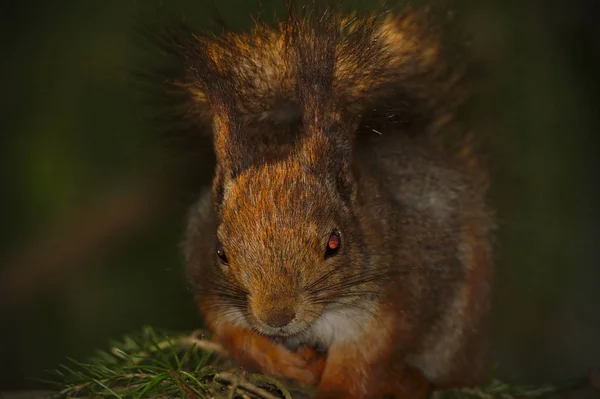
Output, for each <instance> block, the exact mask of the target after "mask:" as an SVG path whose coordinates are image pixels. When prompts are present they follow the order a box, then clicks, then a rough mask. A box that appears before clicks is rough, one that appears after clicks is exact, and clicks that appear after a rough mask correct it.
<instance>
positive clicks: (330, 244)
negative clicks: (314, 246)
mask: <svg viewBox="0 0 600 399" xmlns="http://www.w3.org/2000/svg"><path fill="white" fill-rule="evenodd" d="M341 244H342V238H341V237H340V233H339V232H338V231H337V230H334V231H333V232H332V233H331V235H330V236H329V239H328V240H327V248H326V250H325V259H327V258H329V257H330V256H333V255H335V254H337V253H338V251H339V250H340V245H341Z"/></svg>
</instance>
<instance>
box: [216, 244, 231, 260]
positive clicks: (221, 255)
mask: <svg viewBox="0 0 600 399" xmlns="http://www.w3.org/2000/svg"><path fill="white" fill-rule="evenodd" d="M217 256H218V257H219V261H221V263H222V264H224V265H228V264H229V261H228V260H227V255H225V249H224V248H223V245H222V244H221V243H220V242H217Z"/></svg>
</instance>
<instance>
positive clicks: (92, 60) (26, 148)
mask: <svg viewBox="0 0 600 399" xmlns="http://www.w3.org/2000/svg"><path fill="white" fill-rule="evenodd" d="M159 3H160V2H159V1H158V0H156V1H154V2H150V1H148V2H142V1H137V2H136V1H132V0H104V1H92V0H88V1H76V0H62V1H49V0H45V1H42V0H39V1H34V0H22V1H16V0H13V1H10V0H9V1H4V2H2V5H0V32H1V34H0V43H1V44H2V47H1V49H2V53H1V54H2V55H1V62H0V83H1V85H0V101H1V103H0V105H1V106H0V151H1V153H0V165H1V169H0V176H1V180H0V182H1V187H2V190H1V193H2V194H1V196H0V225H1V226H2V229H1V230H0V232H1V234H2V236H1V239H0V265H1V267H0V301H1V302H0V368H1V370H0V388H2V389H9V388H23V387H27V386H34V385H36V383H35V382H32V381H30V380H28V379H27V378H28V377H42V378H43V377H44V372H43V370H44V369H47V368H51V367H53V366H55V365H56V364H57V363H59V362H61V361H63V360H64V359H65V357H67V356H70V357H75V358H82V357H84V356H86V355H88V354H90V353H91V352H92V351H93V350H94V349H95V348H99V347H104V346H105V345H106V343H107V341H108V339H109V338H111V337H115V338H119V337H120V336H121V335H122V334H125V333H128V332H131V331H132V330H136V329H138V328H139V327H141V326H143V325H146V324H149V325H152V326H155V327H159V328H169V329H192V328H196V327H198V326H199V322H200V319H199V317H198V316H197V314H196V312H195V310H194V308H193V306H192V303H191V299H190V297H189V295H188V293H187V291H186V288H185V284H184V279H183V272H182V265H181V264H182V262H181V259H180V255H179V249H178V243H179V240H180V238H181V234H182V231H183V227H184V221H185V212H186V207H187V206H188V205H189V204H190V203H191V202H192V201H193V199H194V194H195V193H196V192H197V191H198V190H199V189H200V188H201V186H202V185H203V184H205V183H207V182H208V181H209V179H210V175H211V172H212V171H211V170H210V165H211V162H212V158H211V156H210V145H209V144H207V143H196V144H200V145H196V147H194V148H196V149H197V150H198V152H195V151H192V149H194V148H191V149H190V150H189V151H187V152H186V153H184V154H182V155H181V156H177V155H175V154H174V153H173V152H170V151H166V150H165V148H166V147H167V145H166V144H165V142H164V141H163V140H161V139H159V138H158V136H157V134H156V132H155V131H153V130H154V129H152V126H151V123H148V118H147V117H148V109H147V108H145V107H143V106H142V105H140V104H141V100H142V93H141V92H140V91H139V90H138V89H137V87H136V84H135V83H134V82H133V81H132V78H131V76H130V70H131V69H132V68H143V67H144V65H150V64H151V63H152V62H154V60H153V59H152V57H151V55H149V54H148V53H146V52H144V51H143V50H142V46H140V45H139V40H138V39H137V38H136V34H135V24H136V21H137V20H138V19H139V14H140V11H142V13H143V11H144V10H147V9H149V8H151V7H153V6H155V5H157V4H159ZM272 3H274V2H271V1H263V7H264V8H265V10H266V12H265V15H267V16H268V15H271V14H269V13H270V12H271V9H272ZM363 3H364V2H363ZM455 3H456V10H457V11H458V13H457V14H458V16H459V19H458V20H459V21H460V23H461V24H464V25H465V26H466V28H467V29H468V30H470V31H472V32H474V46H473V51H474V53H475V54H476V56H477V57H478V58H479V59H480V60H481V66H483V68H482V70H483V71H484V73H483V74H482V76H483V85H482V87H481V88H482V96H481V98H480V100H479V101H478V106H477V109H478V114H479V116H480V118H478V119H480V120H481V122H483V123H484V125H485V129H484V130H485V131H486V132H488V133H489V136H490V143H491V145H490V147H491V153H490V157H491V164H492V167H493V174H494V189H493V193H492V194H493V195H492V202H493V204H494V206H495V207H496V208H497V214H498V224H499V232H498V240H497V273H496V274H497V295H496V307H495V316H494V359H495V360H496V362H497V363H498V364H499V369H498V373H499V374H500V375H501V376H504V377H510V378H519V379H521V380H524V381H528V382H535V381H547V380H556V379H562V378H566V377H572V376H580V375H582V374H584V373H585V372H586V369H587V368H588V367H591V366H598V365H600V264H599V259H600V256H599V255H600V254H599V251H600V250H599V243H598V239H597V237H598V234H599V233H600V231H599V228H598V226H599V225H600V223H599V222H600V217H599V213H600V212H599V210H598V207H597V204H598V202H599V201H598V200H599V199H600V194H599V192H600V190H599V189H598V178H597V172H596V171H597V170H598V166H599V165H598V156H597V148H598V147H597V144H598V138H597V134H598V131H599V128H600V78H598V73H597V68H598V67H600V59H599V58H600V29H599V28H598V27H597V22H596V21H595V15H598V11H599V10H598V2H597V1H594V0H576V1H571V2H564V1H558V0H549V1H541V0H537V1H516V0H511V1H500V0H498V1H490V0H486V1H467V0H462V1H456V2H455ZM162 7H163V8H162V11H161V13H162V12H164V13H165V14H169V15H171V16H175V17H179V18H181V17H184V18H185V19H186V20H188V21H191V22H193V23H195V24H197V25H199V26H206V24H207V22H208V21H209V19H210V18H211V11H210V7H207V2H204V1H200V0H188V1H186V0H178V1H171V2H166V1H165V2H164V4H162ZM216 8H217V9H218V10H219V12H220V13H221V14H222V15H223V16H224V18H225V19H226V20H227V21H228V22H229V23H231V24H232V25H234V26H247V25H248V24H249V23H250V19H249V18H248V15H249V14H251V13H254V12H256V11H257V10H258V8H259V7H258V4H257V2H255V1H241V0H237V1H233V0H223V1H222V2H221V3H219V5H218V6H217V7H216ZM280 9H281V7H280ZM159 16H160V13H159ZM202 144H203V146H202Z"/></svg>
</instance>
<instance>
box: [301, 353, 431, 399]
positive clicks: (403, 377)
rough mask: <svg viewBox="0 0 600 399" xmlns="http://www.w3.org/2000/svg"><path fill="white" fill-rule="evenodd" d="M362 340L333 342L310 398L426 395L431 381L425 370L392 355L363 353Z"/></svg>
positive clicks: (422, 397) (375, 398) (404, 398)
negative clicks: (371, 355) (357, 341)
mask: <svg viewBox="0 0 600 399" xmlns="http://www.w3.org/2000/svg"><path fill="white" fill-rule="evenodd" d="M361 347H363V348H364V347H365V346H364V345H362V344H356V343H352V344H346V345H343V346H338V347H336V346H332V347H331V348H330V349H329V353H328V356H327V360H326V365H325V369H324V371H323V375H322V377H321V382H320V384H319V387H318V389H317V393H316V395H315V396H314V397H313V398H311V399H342V398H344V399H384V398H385V399H426V398H429V397H430V396H431V392H432V384H431V383H430V382H429V381H428V380H427V379H426V378H425V376H424V375H423V373H422V372H421V371H420V370H418V369H416V368H414V367H412V366H409V365H407V364H405V363H398V361H397V360H395V359H394V358H393V357H392V356H389V357H388V358H387V359H386V356H383V357H380V356H377V357H373V358H372V359H371V360H368V359H367V358H368V356H365V354H364V353H361V351H360V348H361Z"/></svg>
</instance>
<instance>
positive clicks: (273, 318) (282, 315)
mask: <svg viewBox="0 0 600 399" xmlns="http://www.w3.org/2000/svg"><path fill="white" fill-rule="evenodd" d="M295 316H296V312H294V309H292V308H291V307H290V306H283V307H277V308H272V309H270V310H269V311H268V312H266V314H265V315H263V321H264V322H265V323H267V324H268V325H269V326H271V327H283V326H285V325H287V324H289V323H290V321H292V320H293V319H294V317H295Z"/></svg>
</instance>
